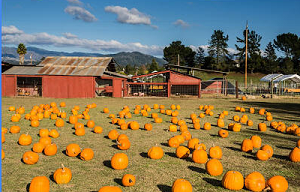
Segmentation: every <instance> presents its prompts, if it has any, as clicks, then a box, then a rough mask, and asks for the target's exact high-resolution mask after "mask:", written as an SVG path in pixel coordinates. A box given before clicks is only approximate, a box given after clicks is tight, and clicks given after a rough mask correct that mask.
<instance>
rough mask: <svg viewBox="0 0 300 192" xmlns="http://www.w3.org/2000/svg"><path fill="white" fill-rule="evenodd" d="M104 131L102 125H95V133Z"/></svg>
mask: <svg viewBox="0 0 300 192" xmlns="http://www.w3.org/2000/svg"><path fill="white" fill-rule="evenodd" d="M102 131H103V128H102V127H100V126H95V127H94V133H102Z"/></svg>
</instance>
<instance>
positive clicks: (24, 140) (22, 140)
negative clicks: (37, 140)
mask: <svg viewBox="0 0 300 192" xmlns="http://www.w3.org/2000/svg"><path fill="white" fill-rule="evenodd" d="M31 142H32V138H31V136H30V135H28V134H22V135H20V137H19V145H30V144H31Z"/></svg>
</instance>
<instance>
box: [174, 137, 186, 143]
mask: <svg viewBox="0 0 300 192" xmlns="http://www.w3.org/2000/svg"><path fill="white" fill-rule="evenodd" d="M174 137H176V138H177V140H178V142H179V143H180V144H182V143H184V141H185V139H184V137H183V136H182V135H176V136H174Z"/></svg>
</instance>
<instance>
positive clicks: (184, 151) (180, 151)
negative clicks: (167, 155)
mask: <svg viewBox="0 0 300 192" xmlns="http://www.w3.org/2000/svg"><path fill="white" fill-rule="evenodd" d="M189 155H190V150H189V149H188V148H187V147H184V146H179V147H177V148H176V156H177V157H178V158H180V159H185V158H187V157H188V156H189Z"/></svg>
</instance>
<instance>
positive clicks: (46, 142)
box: [39, 137, 51, 146]
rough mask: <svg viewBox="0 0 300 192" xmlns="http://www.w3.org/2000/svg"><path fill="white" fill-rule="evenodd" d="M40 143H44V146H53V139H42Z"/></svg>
mask: <svg viewBox="0 0 300 192" xmlns="http://www.w3.org/2000/svg"><path fill="white" fill-rule="evenodd" d="M39 142H40V143H42V144H43V145H44V146H47V145H50V144H51V138H50V137H41V138H40V140H39Z"/></svg>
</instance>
